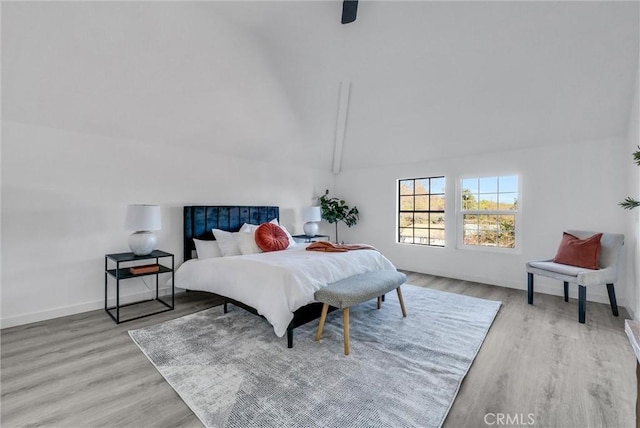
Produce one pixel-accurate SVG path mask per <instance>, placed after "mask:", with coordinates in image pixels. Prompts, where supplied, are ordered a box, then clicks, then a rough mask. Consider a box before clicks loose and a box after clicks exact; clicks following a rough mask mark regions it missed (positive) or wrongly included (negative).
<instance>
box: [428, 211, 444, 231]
mask: <svg viewBox="0 0 640 428" xmlns="http://www.w3.org/2000/svg"><path fill="white" fill-rule="evenodd" d="M429 220H430V224H431V227H432V228H435V229H444V214H440V213H431V214H429Z"/></svg>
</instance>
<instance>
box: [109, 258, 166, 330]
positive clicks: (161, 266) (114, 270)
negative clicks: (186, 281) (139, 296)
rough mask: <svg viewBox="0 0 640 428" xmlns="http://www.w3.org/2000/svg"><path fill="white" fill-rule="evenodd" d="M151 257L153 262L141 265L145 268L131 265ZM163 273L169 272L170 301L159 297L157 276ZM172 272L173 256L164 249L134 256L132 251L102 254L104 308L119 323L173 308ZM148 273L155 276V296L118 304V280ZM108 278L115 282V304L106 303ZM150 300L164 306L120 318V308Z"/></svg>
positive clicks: (138, 276)
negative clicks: (137, 314) (141, 313)
mask: <svg viewBox="0 0 640 428" xmlns="http://www.w3.org/2000/svg"><path fill="white" fill-rule="evenodd" d="M168 258H171V265H170V266H169V264H168V260H167V259H168ZM153 259H155V263H152V264H149V265H145V266H143V267H144V268H146V269H140V268H141V267H142V266H133V263H134V262H137V261H144V260H153ZM161 259H162V262H161V261H160V260H161ZM123 264H126V265H127V266H123ZM110 265H111V266H110ZM132 268H133V270H132ZM136 268H138V270H140V271H139V272H136V271H135V269H136ZM165 273H168V274H171V303H169V302H167V301H165V300H163V299H161V298H160V294H159V287H158V280H159V276H160V275H161V274H165ZM173 273H174V257H173V254H171V253H167V252H166V251H161V250H154V251H152V252H151V254H148V255H146V256H136V255H135V254H133V253H115V254H106V255H105V256H104V310H105V311H106V312H107V314H109V316H110V317H111V318H112V319H113V320H114V321H115V322H116V324H120V323H122V322H126V321H133V320H136V319H139V318H144V317H148V316H150V315H155V314H159V313H161V312H166V311H170V310H173V308H174V307H175V284H174V277H173ZM150 275H155V277H156V292H155V298H153V299H146V300H140V301H137V302H133V303H127V304H124V305H121V304H120V281H122V280H125V279H131V278H140V277H143V276H150ZM109 278H112V279H115V282H116V304H115V306H109V305H108V285H109ZM151 301H158V302H160V303H161V304H162V305H163V306H165V308H163V309H161V310H159V311H155V312H152V313H148V314H144V315H140V316H136V317H133V318H128V319H125V320H122V319H120V308H123V307H126V306H133V305H139V304H141V303H146V302H151ZM114 313H115V314H114Z"/></svg>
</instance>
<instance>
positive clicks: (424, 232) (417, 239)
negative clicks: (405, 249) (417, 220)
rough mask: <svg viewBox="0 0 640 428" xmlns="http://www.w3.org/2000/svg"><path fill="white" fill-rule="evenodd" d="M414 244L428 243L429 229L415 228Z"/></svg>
mask: <svg viewBox="0 0 640 428" xmlns="http://www.w3.org/2000/svg"><path fill="white" fill-rule="evenodd" d="M413 243H414V244H425V245H426V244H429V229H416V230H415V235H414V237H413Z"/></svg>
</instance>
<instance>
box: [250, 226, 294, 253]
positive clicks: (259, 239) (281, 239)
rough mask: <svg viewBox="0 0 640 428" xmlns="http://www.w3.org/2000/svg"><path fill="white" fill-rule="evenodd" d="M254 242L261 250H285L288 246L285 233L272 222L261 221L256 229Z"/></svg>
mask: <svg viewBox="0 0 640 428" xmlns="http://www.w3.org/2000/svg"><path fill="white" fill-rule="evenodd" d="M255 236H256V244H258V247H260V249H261V250H262V251H280V250H286V249H287V247H288V246H289V237H287V233H286V232H285V231H284V230H282V228H280V226H277V225H275V224H273V223H263V224H261V225H260V226H258V228H257V229H256V234H255Z"/></svg>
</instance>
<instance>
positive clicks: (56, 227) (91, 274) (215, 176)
mask: <svg viewBox="0 0 640 428" xmlns="http://www.w3.org/2000/svg"><path fill="white" fill-rule="evenodd" d="M333 180H334V178H333V176H332V175H331V174H330V173H329V172H328V171H327V172H324V171H320V170H314V169H312V168H309V167H307V166H305V167H304V168H296V167H295V166H294V165H291V164H289V163H288V162H286V160H285V159H283V162H282V163H280V164H272V163H269V164H267V163H260V162H254V161H249V160H242V159H239V158H234V157H229V156H224V155H215V154H212V153H211V152H207V153H205V152H198V151H195V150H185V149H181V148H180V147H173V146H169V145H166V146H164V145H157V144H155V145H153V146H151V145H146V144H144V143H140V142H136V141H130V140H119V139H113V138H106V137H99V136H94V135H86V134H78V133H70V132H65V131H60V130H56V129H51V128H44V127H37V126H31V125H24V124H19V123H15V122H7V121H5V122H4V123H3V124H2V232H3V234H2V268H3V269H2V306H1V310H2V313H1V316H2V327H9V326H12V325H17V324H23V323H26V322H33V321H38V320H42V319H48V318H53V317H57V316H62V315H68V314H72V313H77V312H82V311H86V310H92V309H97V308H101V307H103V305H104V294H103V293H104V285H103V284H104V255H105V254H107V253H113V252H122V251H128V247H127V237H128V235H129V232H127V231H126V230H124V228H123V222H124V214H125V210H126V206H127V204H130V203H152V204H160V205H161V207H162V224H163V227H162V230H161V231H158V233H157V236H158V246H159V248H161V249H163V250H166V251H169V252H172V253H174V254H175V255H176V256H177V259H176V262H180V261H181V260H182V206H183V205H188V204H211V205H215V204H230V205H235V204H238V205H258V204H264V205H279V206H280V215H281V221H282V223H283V224H284V225H285V226H287V227H288V228H289V229H290V230H291V231H292V232H294V233H295V232H299V233H302V221H301V212H300V210H301V208H302V207H303V206H306V205H309V204H311V202H313V200H314V196H317V195H320V194H321V192H323V191H324V189H325V188H327V187H329V188H330V187H332V184H333ZM137 281H138V282H137V283H136V280H134V281H128V282H127V286H126V287H125V288H124V289H123V290H124V294H125V298H126V295H137V294H138V293H141V292H144V291H145V290H146V288H145V287H144V284H142V282H141V281H139V280H137Z"/></svg>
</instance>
